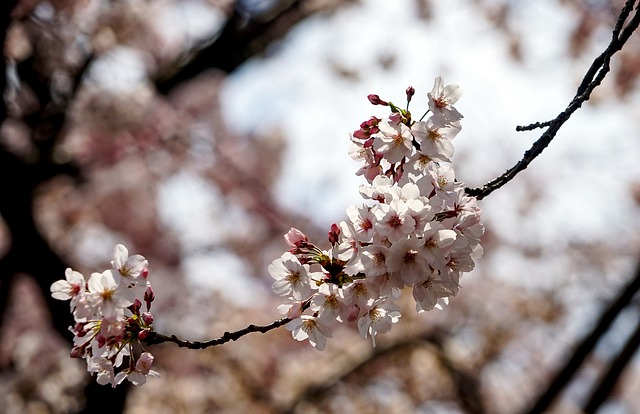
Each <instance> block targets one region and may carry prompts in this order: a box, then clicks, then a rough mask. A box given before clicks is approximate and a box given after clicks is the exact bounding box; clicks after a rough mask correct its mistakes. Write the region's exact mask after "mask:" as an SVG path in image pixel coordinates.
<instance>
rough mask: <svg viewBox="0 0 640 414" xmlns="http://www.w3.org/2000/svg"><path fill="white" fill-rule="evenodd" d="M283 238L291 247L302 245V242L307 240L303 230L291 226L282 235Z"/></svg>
mask: <svg viewBox="0 0 640 414" xmlns="http://www.w3.org/2000/svg"><path fill="white" fill-rule="evenodd" d="M284 240H285V241H286V242H287V244H288V245H289V246H292V247H303V246H304V243H307V242H308V241H309V239H308V238H307V236H305V234H304V233H303V232H301V231H300V230H298V229H296V228H294V227H291V230H289V231H288V232H287V234H285V235H284Z"/></svg>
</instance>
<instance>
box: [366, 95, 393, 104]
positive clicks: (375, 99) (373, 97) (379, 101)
mask: <svg viewBox="0 0 640 414" xmlns="http://www.w3.org/2000/svg"><path fill="white" fill-rule="evenodd" d="M367 99H369V102H371V103H372V104H374V105H383V106H389V103H388V102H385V101H383V100H382V99H380V97H379V96H378V95H373V94H371V95H368V96H367Z"/></svg>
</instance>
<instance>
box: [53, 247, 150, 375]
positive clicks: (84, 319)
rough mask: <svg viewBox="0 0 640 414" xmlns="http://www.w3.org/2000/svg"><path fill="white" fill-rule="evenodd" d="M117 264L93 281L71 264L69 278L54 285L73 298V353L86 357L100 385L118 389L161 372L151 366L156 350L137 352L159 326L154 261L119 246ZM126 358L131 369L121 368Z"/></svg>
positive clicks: (62, 294)
mask: <svg viewBox="0 0 640 414" xmlns="http://www.w3.org/2000/svg"><path fill="white" fill-rule="evenodd" d="M111 266H112V268H111V269H107V270H105V271H104V272H102V273H93V274H92V275H91V276H90V277H89V278H88V279H87V278H85V276H83V275H82V274H81V273H80V272H77V271H75V270H72V269H70V268H68V269H67V270H66V272H65V280H59V281H57V282H54V283H53V284H52V285H51V296H52V297H53V298H54V299H59V300H69V301H70V306H71V312H72V314H73V317H74V319H75V325H74V326H73V327H71V328H70V330H71V331H72V332H73V333H74V341H73V343H74V347H73V349H72V350H71V356H72V357H74V358H84V359H85V360H86V362H87V370H88V371H89V372H90V373H92V374H94V373H95V374H96V376H97V382H98V383H99V384H102V385H105V384H111V385H112V386H113V387H115V386H116V385H118V384H120V383H121V382H122V381H123V380H124V379H125V378H126V379H128V380H129V381H130V382H131V383H133V384H135V385H142V384H144V383H145V382H146V380H147V376H148V375H151V376H158V373H157V372H156V371H154V370H152V369H151V364H152V363H153V355H152V354H151V353H149V352H141V353H140V354H139V355H138V356H136V352H138V350H139V349H143V346H142V342H141V341H144V339H145V338H146V337H147V336H148V335H149V334H150V333H151V332H152V329H153V327H152V324H153V315H152V314H151V312H150V311H151V303H152V302H153V300H154V298H155V296H154V293H153V289H152V288H151V284H150V283H149V281H148V280H147V277H148V275H149V270H148V261H147V260H146V259H145V258H144V257H143V256H141V255H138V254H137V255H134V256H129V252H128V250H127V248H126V247H124V246H123V245H121V244H118V245H117V246H116V247H115V252H114V259H113V260H112V261H111ZM142 302H144V303H145V308H146V311H144V312H143V311H142ZM124 361H126V362H127V364H126V367H125V368H120V367H121V365H122V364H123V362H124ZM117 368H120V369H119V372H117V373H116V369H117Z"/></svg>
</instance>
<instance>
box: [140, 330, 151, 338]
mask: <svg viewBox="0 0 640 414" xmlns="http://www.w3.org/2000/svg"><path fill="white" fill-rule="evenodd" d="M149 335H151V331H150V330H148V329H143V330H141V331H140V332H138V339H139V340H141V341H144V340H145V339H147V338H148V337H149Z"/></svg>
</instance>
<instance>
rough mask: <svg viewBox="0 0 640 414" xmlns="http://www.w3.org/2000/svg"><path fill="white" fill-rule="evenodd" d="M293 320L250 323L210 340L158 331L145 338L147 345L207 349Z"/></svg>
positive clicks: (284, 319)
mask: <svg viewBox="0 0 640 414" xmlns="http://www.w3.org/2000/svg"><path fill="white" fill-rule="evenodd" d="M289 321H291V319H289V318H282V319H278V320H277V321H274V322H272V323H270V324H268V325H249V326H247V327H246V328H243V329H240V330H239V331H234V332H225V333H224V334H223V335H222V336H221V337H220V338H216V339H211V340H209V341H204V342H199V341H186V340H184V339H180V338H178V337H177V336H175V335H163V334H160V333H157V332H152V333H151V335H150V336H149V337H148V338H147V339H145V340H144V342H145V343H146V344H147V345H156V344H161V343H164V342H173V343H174V344H176V345H178V346H179V347H180V348H188V349H205V348H209V347H212V346H216V345H222V344H224V343H226V342H229V341H236V340H238V339H240V338H241V337H243V336H245V335H247V334H250V333H253V332H261V333H265V332H269V331H271V330H272V329H276V328H279V327H281V326H282V325H284V324H286V323H287V322H289Z"/></svg>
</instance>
